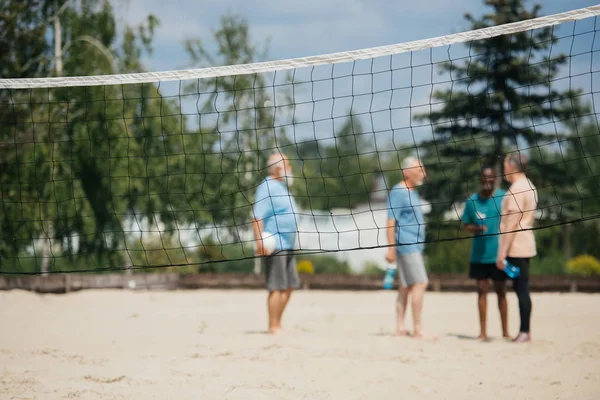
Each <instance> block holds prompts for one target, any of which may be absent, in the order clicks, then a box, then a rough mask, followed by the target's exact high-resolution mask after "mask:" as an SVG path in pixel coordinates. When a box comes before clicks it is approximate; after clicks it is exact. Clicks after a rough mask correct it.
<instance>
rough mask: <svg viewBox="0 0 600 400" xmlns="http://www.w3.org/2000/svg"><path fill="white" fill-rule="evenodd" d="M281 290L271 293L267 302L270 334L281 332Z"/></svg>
mask: <svg viewBox="0 0 600 400" xmlns="http://www.w3.org/2000/svg"><path fill="white" fill-rule="evenodd" d="M281 297H282V291H281V290H273V291H271V292H269V297H268V300H267V308H268V311H269V333H273V334H275V333H279V331H280V330H281V313H280V308H281Z"/></svg>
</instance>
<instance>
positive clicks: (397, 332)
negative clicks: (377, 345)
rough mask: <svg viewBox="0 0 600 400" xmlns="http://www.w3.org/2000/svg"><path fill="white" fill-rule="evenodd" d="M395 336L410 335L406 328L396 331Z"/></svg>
mask: <svg viewBox="0 0 600 400" xmlns="http://www.w3.org/2000/svg"><path fill="white" fill-rule="evenodd" d="M394 336H397V337H406V336H408V332H406V330H401V331H396V333H395V334H394Z"/></svg>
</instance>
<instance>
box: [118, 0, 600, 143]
mask: <svg viewBox="0 0 600 400" xmlns="http://www.w3.org/2000/svg"><path fill="white" fill-rule="evenodd" d="M113 1H115V6H116V8H117V10H118V13H117V15H119V18H121V19H122V22H126V23H129V24H133V25H134V24H137V23H140V22H141V21H142V20H144V19H145V17H146V16H147V15H148V14H149V13H152V14H154V15H156V16H157V17H158V18H159V19H160V26H159V28H158V29H157V30H156V32H155V39H154V52H153V54H152V56H151V57H150V58H147V59H146V60H145V65H146V68H147V70H149V71H165V70H174V69H184V68H192V67H194V68H197V67H203V66H204V65H190V64H189V62H188V58H187V55H186V53H185V51H184V47H183V41H184V40H185V39H186V38H200V39H202V40H203V42H204V43H205V44H206V45H207V46H208V47H210V43H211V40H212V35H211V32H212V31H213V30H215V29H217V28H218V25H219V18H220V17H221V16H222V15H223V14H225V13H227V12H230V11H234V12H236V13H238V14H239V15H241V16H243V17H245V18H246V19H247V20H248V22H249V25H250V29H251V31H250V33H251V38H252V40H253V42H254V43H258V44H263V43H264V42H265V41H266V40H267V39H269V40H270V45H269V54H268V59H269V60H279V59H287V58H296V57H304V56H311V55H318V54H324V53H332V52H340V51H347V50H355V49H361V48H368V47H374V46H382V45H388V44H394V43H402V42H407V41H412V40H418V39H426V38H431V37H436V36H443V35H448V34H452V33H457V32H462V31H467V30H469V29H470V27H469V24H468V22H467V21H466V20H465V19H464V14H465V12H469V13H471V14H473V15H474V16H476V17H477V16H480V15H481V14H483V13H484V12H487V9H486V7H484V5H483V1H482V0H463V2H462V4H461V5H460V6H457V5H456V2H450V1H448V0H427V1H425V0H421V1H411V2H408V1H386V0H371V1H367V0H304V1H302V2H300V1H292V0H262V1H260V2H256V3H254V2H249V1H242V0H204V1H192V0H171V1H164V0H113ZM538 3H539V4H541V5H542V7H543V8H542V15H550V14H555V13H559V12H564V11H569V10H572V9H577V8H582V7H588V6H591V5H594V4H595V3H594V1H592V0H568V1H566V0H542V1H539V2H538ZM532 4H533V3H532V2H528V6H529V7H530V6H531V5H532ZM593 24H594V20H593V18H591V19H588V20H586V21H582V22H578V23H577V24H576V28H577V31H579V32H581V31H585V30H590V29H593ZM572 30H573V23H567V24H564V25H562V26H561V28H559V30H558V31H557V33H558V35H559V36H561V35H566V36H567V37H566V38H565V39H564V40H562V41H561V42H560V43H559V44H558V45H557V46H555V49H554V50H553V51H556V50H559V51H562V52H567V53H568V52H569V51H570V47H571V45H573V46H574V47H573V49H574V51H573V52H574V53H576V52H577V50H581V51H584V52H585V51H587V52H588V53H589V52H590V50H591V46H592V39H593V37H594V35H593V34H592V35H587V36H577V37H575V40H573V37H569V35H570V34H571V32H572ZM594 49H595V50H599V49H600V38H597V39H596V43H595V45H594ZM450 50H451V52H450V57H451V58H452V59H453V60H454V59H456V57H460V56H464V55H465V51H466V50H465V46H463V45H460V44H459V45H453V46H452V47H451V49H450ZM553 54H555V53H553ZM429 56H430V52H429V51H428V50H425V51H420V52H414V53H412V57H413V59H412V62H413V65H415V64H419V63H424V64H427V63H428V59H429ZM433 56H434V59H436V60H438V61H443V60H448V48H447V47H440V48H436V49H434V51H433ZM410 57H411V54H409V53H406V54H401V55H396V56H393V57H392V60H391V61H392V62H393V64H394V72H393V74H392V73H389V74H386V73H383V74H379V75H377V76H376V77H375V78H373V79H372V76H371V75H368V76H364V77H358V76H355V77H354V82H352V81H351V80H350V79H349V78H344V79H342V78H340V79H333V80H332V79H330V80H327V79H326V80H324V81H323V82H316V83H315V82H313V83H309V84H307V85H296V86H298V87H299V88H300V86H304V89H305V90H299V91H298V92H297V93H296V97H295V99H294V103H295V104H296V107H295V109H294V111H295V117H296V124H294V126H293V134H294V135H296V136H295V138H296V139H295V140H301V139H298V138H304V139H309V138H311V137H315V138H318V139H319V140H322V141H324V142H326V141H327V139H328V138H333V136H334V131H335V130H336V129H338V128H339V127H340V126H341V124H342V123H343V122H344V120H343V117H346V116H347V110H348V109H349V107H350V105H351V104H352V105H353V107H354V110H355V111H356V112H358V113H363V117H362V118H361V119H362V121H363V123H364V124H365V125H366V126H365V127H364V128H365V132H366V133H367V134H368V135H369V136H370V137H372V139H373V140H375V139H376V140H377V141H378V143H380V144H381V145H382V146H384V147H386V148H389V143H390V141H391V140H392V138H394V139H395V140H397V143H398V144H399V147H406V146H411V145H414V143H415V142H420V141H421V140H425V139H428V138H431V134H432V131H431V127H430V126H428V125H426V126H422V127H417V126H416V125H418V124H416V123H415V122H414V120H413V119H412V118H411V113H412V114H414V113H415V112H418V113H422V112H425V111H427V110H429V106H430V102H431V100H430V98H431V92H432V90H437V89H441V88H443V87H447V83H440V84H439V85H431V83H432V81H431V76H432V73H431V68H429V67H428V66H424V67H422V68H404V69H403V67H408V66H409V65H410V64H409V62H410ZM595 58H596V59H595V60H594V61H593V64H594V67H593V69H594V71H600V60H599V59H600V57H599V56H596V57H595ZM591 63H592V61H591V59H590V57H589V54H588V55H587V56H580V57H574V58H572V60H571V65H570V67H571V70H570V71H569V67H565V68H563V70H562V71H561V74H560V75H561V76H562V77H567V78H568V77H569V76H575V75H576V72H580V71H584V72H585V71H586V70H587V71H589V70H590V65H591ZM389 64H390V57H389V56H386V57H381V58H378V59H375V63H374V64H373V66H374V68H375V70H378V69H379V70H382V71H384V70H386V69H389ZM353 67H355V70H354V73H355V74H356V73H358V72H368V71H369V70H370V68H371V67H372V65H371V61H370V60H365V61H359V62H357V63H355V64H354V63H345V64H339V65H336V66H335V67H334V68H333V69H332V67H331V66H321V67H317V68H316V69H315V70H314V71H312V72H314V76H313V78H315V79H316V78H318V77H322V78H327V77H330V76H331V75H332V74H333V75H334V76H339V75H341V74H343V73H344V72H345V73H348V72H350V71H352V68H353ZM310 72H311V71H310V70H309V69H304V70H303V71H297V78H299V79H304V80H307V81H308V82H310V76H309V73H310ZM594 75H597V74H591V73H587V75H583V76H581V77H577V78H575V79H572V80H569V79H564V80H560V81H557V82H556V83H555V84H554V86H555V87H556V88H559V89H565V88H566V87H567V85H569V84H572V85H574V86H576V87H581V88H583V89H584V90H585V91H586V92H588V93H589V92H591V91H592V79H591V78H592V77H593V76H594ZM390 79H391V80H392V81H393V85H394V87H395V88H396V90H394V91H390V90H388V92H387V93H380V94H375V95H373V94H370V93H371V92H372V91H377V90H385V89H386V88H387V89H389V82H390ZM444 80H446V81H448V77H443V76H442V77H440V76H438V75H437V74H435V77H434V81H437V82H442V81H444ZM352 83H353V85H352ZM386 85H387V87H386ZM420 85H422V86H420ZM349 88H352V89H349ZM398 88H400V89H398ZM178 90H179V88H178V85H177V84H176V83H173V84H162V85H161V94H163V95H175V96H177V95H178ZM349 90H350V92H349ZM352 90H353V91H354V92H352ZM594 90H596V91H597V89H594ZM361 94H362V95H361ZM274 95H275V99H276V101H275V102H276V103H278V100H277V99H278V96H279V94H278V93H274ZM348 95H350V96H348ZM342 96H347V97H346V98H342ZM332 98H335V101H332V100H331V99H332ZM319 99H321V101H319ZM187 100H190V99H187ZM191 100H193V99H191ZM586 100H587V101H591V96H589V98H587V99H586ZM597 100H600V98H598V99H597ZM195 103H196V102H195V101H185V104H182V109H184V112H190V114H191V115H193V114H194V113H196V108H195ZM303 103H304V104H303ZM390 108H393V111H392V110H390ZM277 114H278V124H280V125H288V124H290V123H291V120H290V114H288V116H287V117H286V116H285V115H284V113H277ZM332 116H333V118H332ZM336 117H340V118H337V119H336ZM204 120H205V121H208V122H210V121H211V119H210V118H204ZM554 127H555V126H554V125H553V124H548V127H547V128H548V129H554ZM222 129H223V130H232V129H234V128H232V127H229V128H227V127H223V128H222ZM291 133H292V132H289V131H288V135H290V134H291Z"/></svg>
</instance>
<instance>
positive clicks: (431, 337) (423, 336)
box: [412, 332, 438, 342]
mask: <svg viewBox="0 0 600 400" xmlns="http://www.w3.org/2000/svg"><path fill="white" fill-rule="evenodd" d="M412 337H413V338H415V339H419V340H428V341H430V342H437V340H438V337H437V336H434V335H429V334H426V333H423V332H421V333H415V334H414V335H413V336H412Z"/></svg>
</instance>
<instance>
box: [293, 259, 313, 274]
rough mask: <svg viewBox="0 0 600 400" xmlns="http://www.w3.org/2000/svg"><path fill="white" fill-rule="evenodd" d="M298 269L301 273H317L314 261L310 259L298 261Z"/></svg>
mask: <svg viewBox="0 0 600 400" xmlns="http://www.w3.org/2000/svg"><path fill="white" fill-rule="evenodd" d="M296 270H297V271H298V272H299V273H304V274H310V275H312V274H314V273H315V267H314V265H313V263H312V261H310V260H300V261H298V263H297V264H296Z"/></svg>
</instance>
